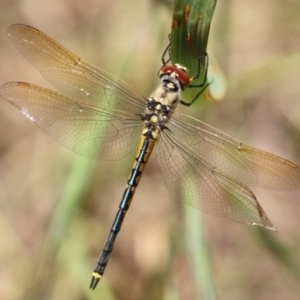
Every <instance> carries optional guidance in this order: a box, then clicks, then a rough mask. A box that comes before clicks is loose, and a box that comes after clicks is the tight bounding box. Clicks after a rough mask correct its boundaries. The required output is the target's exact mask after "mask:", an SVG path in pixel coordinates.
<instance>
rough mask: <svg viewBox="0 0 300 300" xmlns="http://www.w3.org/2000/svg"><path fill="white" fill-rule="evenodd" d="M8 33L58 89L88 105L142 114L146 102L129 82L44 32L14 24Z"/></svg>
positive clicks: (15, 44)
mask: <svg viewBox="0 0 300 300" xmlns="http://www.w3.org/2000/svg"><path fill="white" fill-rule="evenodd" d="M8 35H9V37H10V39H11V41H12V42H13V44H14V46H15V47H16V48H17V49H18V50H19V52H20V53H21V54H22V55H23V56H24V57H25V58H26V59H27V60H28V61H29V62H30V63H31V64H32V65H33V66H34V67H35V68H36V69H38V70H39V71H40V72H41V74H42V75H43V76H44V78H45V79H46V80H47V81H48V82H49V83H51V84H52V85H53V86H54V87H56V88H57V89H58V90H60V91H61V92H63V93H64V94H67V95H68V96H70V97H72V98H76V99H78V100H80V101H82V102H85V103H86V104H87V105H89V104H93V105H95V106H100V105H101V106H102V107H105V108H107V109H113V108H117V109H120V110H125V111H130V112H132V113H140V111H141V109H143V108H144V106H145V104H146V101H145V98H144V97H143V96H141V95H140V94H138V93H137V92H135V91H133V90H132V89H131V87H130V86H129V85H127V84H126V83H124V82H123V81H122V80H120V79H118V78H116V77H114V76H112V75H111V74H109V73H107V72H105V71H103V70H101V69H100V68H97V67H95V66H93V65H91V64H89V63H87V62H85V61H83V60H82V59H81V58H80V57H78V56H77V55H75V54H73V53H72V52H70V51H69V50H67V49H66V48H64V47H63V46H61V45H60V44H59V43H57V42H56V41H54V40H53V39H51V38H50V37H49V36H47V35H46V34H44V33H42V32H41V31H39V30H37V29H35V28H33V27H30V26H27V25H20V24H15V25H12V26H10V27H9V28H8Z"/></svg>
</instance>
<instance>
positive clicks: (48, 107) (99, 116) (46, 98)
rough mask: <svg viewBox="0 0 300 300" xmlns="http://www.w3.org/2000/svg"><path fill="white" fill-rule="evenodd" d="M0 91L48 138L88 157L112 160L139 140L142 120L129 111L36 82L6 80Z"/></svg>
mask: <svg viewBox="0 0 300 300" xmlns="http://www.w3.org/2000/svg"><path fill="white" fill-rule="evenodd" d="M0 94H1V96H3V97H4V98H5V99H6V100H7V101H8V102H10V103H11V104H12V105H14V106H16V107H17V108H18V109H19V110H20V111H21V112H22V113H23V114H24V115H25V116H26V117H27V118H29V119H30V120H31V121H33V122H35V123H36V124H37V126H39V127H40V128H41V129H42V130H43V131H45V132H46V133H47V134H48V135H49V136H50V137H52V138H53V139H54V140H56V141H57V142H59V143H60V144H62V145H64V146H65V147H67V148H69V149H71V150H73V151H74V152H76V153H78V154H81V155H83V156H86V157H89V158H96V159H104V160H116V159H120V158H122V157H124V156H126V155H127V154H129V153H130V152H131V151H132V150H133V148H135V147H136V144H137V143H138V140H139V135H140V131H141V126H142V121H141V119H140V118H139V117H138V116H135V115H134V114H132V113H130V112H125V111H119V110H116V109H112V110H107V109H105V108H102V107H101V106H100V107H99V106H93V105H89V106H87V105H86V103H85V102H82V101H79V100H77V99H73V98H70V97H67V96H65V95H63V94H60V93H58V92H54V91H51V90H49V89H45V88H42V87H39V86H36V85H31V84H28V83H21V82H10V83H6V84H4V85H2V86H1V87H0Z"/></svg>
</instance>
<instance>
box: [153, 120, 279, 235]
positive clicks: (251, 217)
mask: <svg viewBox="0 0 300 300" xmlns="http://www.w3.org/2000/svg"><path fill="white" fill-rule="evenodd" d="M168 127H169V126H168ZM157 155H158V162H159V165H160V169H161V172H162V174H163V177H164V180H165V182H166V185H167V188H168V189H169V191H170V192H171V193H172V194H173V195H175V196H176V197H177V198H178V199H179V200H181V201H183V202H185V203H187V204H189V205H191V206H193V207H195V208H198V209H200V210H202V211H204V212H206V213H209V214H213V215H216V216H221V217H226V218H227V219H229V220H232V221H236V222H240V223H247V224H251V225H260V226H264V227H266V228H268V229H273V230H274V228H273V225H272V223H271V222H270V220H269V219H268V217H267V215H266V214H265V212H264V211H263V209H262V207H261V206H260V205H259V203H258V202H257V200H256V198H255V196H254V194H253V193H252V191H251V190H250V189H249V188H248V187H247V186H245V185H244V184H242V183H241V182H239V181H237V180H235V179H234V178H232V177H230V176H228V175H227V174H225V173H223V172H222V171H220V170H219V169H217V168H216V167H213V166H211V165H210V164H209V163H208V162H206V161H204V160H203V159H202V158H201V157H200V156H197V155H195V154H194V153H193V152H192V151H190V150H189V149H188V148H186V147H185V145H181V144H180V143H178V140H177V136H176V135H174V133H173V132H169V131H168V130H165V131H163V133H162V137H161V139H160V140H159V142H158V146H157Z"/></svg>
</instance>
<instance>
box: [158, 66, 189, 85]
mask: <svg viewBox="0 0 300 300" xmlns="http://www.w3.org/2000/svg"><path fill="white" fill-rule="evenodd" d="M158 75H159V77H160V80H161V81H163V82H168V81H170V82H172V83H174V84H175V85H176V86H177V88H178V89H179V90H184V89H185V88H187V87H189V85H190V78H189V76H188V73H187V68H185V67H183V66H181V65H179V64H175V65H174V66H171V65H166V66H163V67H162V68H161V69H160V71H159V74H158Z"/></svg>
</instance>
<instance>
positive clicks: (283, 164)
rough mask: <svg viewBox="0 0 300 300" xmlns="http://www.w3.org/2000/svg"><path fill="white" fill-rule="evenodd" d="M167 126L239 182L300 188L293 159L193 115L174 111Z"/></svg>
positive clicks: (186, 145) (299, 174)
mask: <svg viewBox="0 0 300 300" xmlns="http://www.w3.org/2000/svg"><path fill="white" fill-rule="evenodd" d="M168 128H169V129H170V130H171V132H172V133H173V134H174V135H173V136H174V137H175V138H176V141H177V143H179V144H181V145H182V147H184V148H185V149H188V151H189V152H191V153H193V155H194V156H196V157H198V156H200V157H201V160H203V161H206V162H208V163H209V164H210V166H211V167H212V168H217V169H219V170H221V171H222V172H223V173H225V174H228V175H230V176H231V177H233V178H235V179H236V180H238V181H239V182H242V183H243V184H245V185H250V186H259V187H262V188H266V189H272V190H291V189H297V188H300V169H299V168H298V167H297V166H296V165H295V164H293V163H292V162H290V161H288V160H286V159H283V158H281V157H279V156H276V155H273V154H271V153H268V152H265V151H262V150H259V149H256V148H253V147H250V146H248V145H246V144H243V143H241V142H239V141H237V140H235V139H233V138H231V137H229V136H228V135H226V134H224V133H222V132H220V131H218V130H217V129H215V128H213V127H211V126H209V125H207V124H205V123H203V122H201V121H199V120H197V119H194V118H192V117H189V116H186V115H182V114H175V115H174V117H173V118H172V120H171V122H170V124H168Z"/></svg>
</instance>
